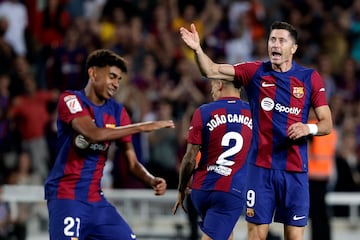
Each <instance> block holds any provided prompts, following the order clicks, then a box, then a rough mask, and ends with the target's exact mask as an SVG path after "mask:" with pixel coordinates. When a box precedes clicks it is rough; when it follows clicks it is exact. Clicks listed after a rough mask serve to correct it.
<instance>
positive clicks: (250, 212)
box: [246, 208, 255, 217]
mask: <svg viewBox="0 0 360 240" xmlns="http://www.w3.org/2000/svg"><path fill="white" fill-rule="evenodd" d="M254 215H255V213H254V209H253V208H246V216H248V217H254Z"/></svg>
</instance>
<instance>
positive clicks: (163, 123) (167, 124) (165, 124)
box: [144, 120, 175, 132]
mask: <svg viewBox="0 0 360 240" xmlns="http://www.w3.org/2000/svg"><path fill="white" fill-rule="evenodd" d="M144 127H145V129H144V131H145V132H150V131H154V130H158V129H161V128H175V124H174V121H173V120H160V121H153V122H151V124H149V125H144Z"/></svg>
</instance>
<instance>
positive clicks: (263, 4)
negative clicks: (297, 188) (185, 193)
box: [0, 0, 360, 239]
mask: <svg viewBox="0 0 360 240" xmlns="http://www.w3.org/2000/svg"><path fill="white" fill-rule="evenodd" d="M274 20H284V21H288V22H289V23H291V24H292V25H294V26H295V27H296V28H297V29H298V31H299V34H300V39H299V49H298V52H297V54H296V61H297V62H299V63H300V64H302V65H305V66H308V67H313V68H316V69H317V70H318V71H319V73H320V75H321V76H322V78H323V80H324V82H325V85H326V89H327V97H328V101H329V104H330V108H331V110H332V114H333V120H334V127H335V129H336V131H337V132H338V141H337V145H336V156H335V159H334V162H335V163H336V164H335V170H334V174H333V176H332V179H333V181H332V190H334V191H359V190H360V160H359V159H360V75H359V74H360V0H343V1H336V0H322V1H320V0H319V1H313V0H197V1H190V0H22V1H21V0H2V1H0V178H1V183H3V184H4V183H6V184H39V185H40V184H42V183H43V181H44V179H45V178H46V176H47V174H48V171H49V169H50V168H51V166H52V162H53V161H54V159H55V154H56V144H57V143H56V122H55V120H56V111H55V110H56V101H57V97H58V95H59V93H60V92H61V91H63V90H65V89H74V90H76V89H81V88H82V87H83V86H84V85H85V83H86V81H87V74H86V72H84V63H85V60H86V57H87V54H88V53H90V52H91V51H93V50H94V49H98V48H108V49H112V50H113V51H115V52H116V53H118V54H120V55H121V56H123V57H124V58H125V59H126V60H127V62H128V66H129V74H128V77H127V79H125V80H124V81H122V83H121V86H120V90H119V93H118V94H117V96H116V99H117V100H118V101H120V102H122V103H123V104H124V105H125V106H126V107H127V109H128V112H129V113H130V115H131V118H132V120H133V122H140V121H149V120H156V119H174V120H175V122H176V125H177V128H176V131H157V132H153V133H143V134H139V135H135V136H134V137H133V141H134V145H135V147H136V152H137V154H138V158H139V160H140V161H141V162H142V163H143V164H144V165H145V166H147V167H148V168H149V170H150V171H151V172H152V173H154V174H155V175H159V176H163V177H165V178H166V180H167V181H168V186H169V188H176V185H177V180H178V179H177V177H178V168H179V161H180V159H181V157H182V155H183V153H184V151H185V147H186V137H187V128H188V126H189V121H190V118H191V115H192V113H193V111H194V109H195V107H197V106H199V105H200V104H202V103H204V102H207V101H210V100H211V99H210V96H209V89H208V84H207V79H204V78H203V77H201V74H200V72H199V70H198V68H197V66H196V63H195V61H194V56H193V53H192V51H190V50H189V49H188V48H186V47H185V45H184V44H183V43H182V41H181V39H180V36H179V28H180V27H181V26H184V27H189V26H190V23H195V24H196V26H197V29H198V31H199V34H200V36H201V38H202V39H201V40H202V45H203V48H204V50H205V51H206V53H207V54H208V55H209V56H210V58H211V59H213V60H215V61H216V62H219V63H220V62H227V63H231V64H235V63H238V62H243V61H251V60H266V59H267V57H268V56H267V46H266V43H267V42H266V41H267V34H268V29H269V26H270V24H271V23H272V22H273V21H274ZM123 164H126V163H124V161H121V156H119V154H117V149H116V147H115V146H114V147H113V148H112V152H111V154H110V155H109V161H108V163H107V167H106V171H105V172H104V175H105V177H104V182H103V184H104V187H109V188H129V187H131V188H136V187H139V188H142V187H144V186H142V185H141V184H140V183H139V182H138V181H137V180H136V179H134V178H133V176H130V175H129V174H128V173H127V172H125V170H124V169H126V168H124V166H123ZM1 226H2V224H1V223H0V228H1ZM1 232H2V230H1V229H0V235H1ZM0 239H1V238H0Z"/></svg>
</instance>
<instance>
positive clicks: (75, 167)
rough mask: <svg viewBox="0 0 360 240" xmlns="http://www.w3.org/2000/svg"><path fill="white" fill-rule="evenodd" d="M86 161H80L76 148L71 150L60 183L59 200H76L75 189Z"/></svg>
mask: <svg viewBox="0 0 360 240" xmlns="http://www.w3.org/2000/svg"><path fill="white" fill-rule="evenodd" d="M84 162H85V159H78V157H77V154H76V153H75V152H74V148H70V151H69V155H68V157H67V159H66V163H65V169H64V175H63V177H62V178H61V180H60V181H59V187H58V193H57V197H58V198H60V199H61V198H66V199H75V187H76V184H77V183H78V181H79V179H80V176H81V170H82V168H83V166H84Z"/></svg>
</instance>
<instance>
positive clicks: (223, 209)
mask: <svg viewBox="0 0 360 240" xmlns="http://www.w3.org/2000/svg"><path fill="white" fill-rule="evenodd" d="M191 200H192V202H193V204H194V207H195V209H196V210H197V212H198V214H199V215H200V217H201V219H202V221H201V222H199V226H200V229H201V230H202V231H203V232H204V233H206V235H208V236H209V237H210V238H212V239H214V240H224V239H228V238H229V236H230V234H231V232H232V231H233V229H234V227H235V225H236V223H237V221H238V220H239V217H240V216H241V213H242V210H243V208H244V200H243V199H242V198H240V197H238V196H235V195H234V194H231V193H227V192H220V191H201V190H195V189H192V190H191Z"/></svg>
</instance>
